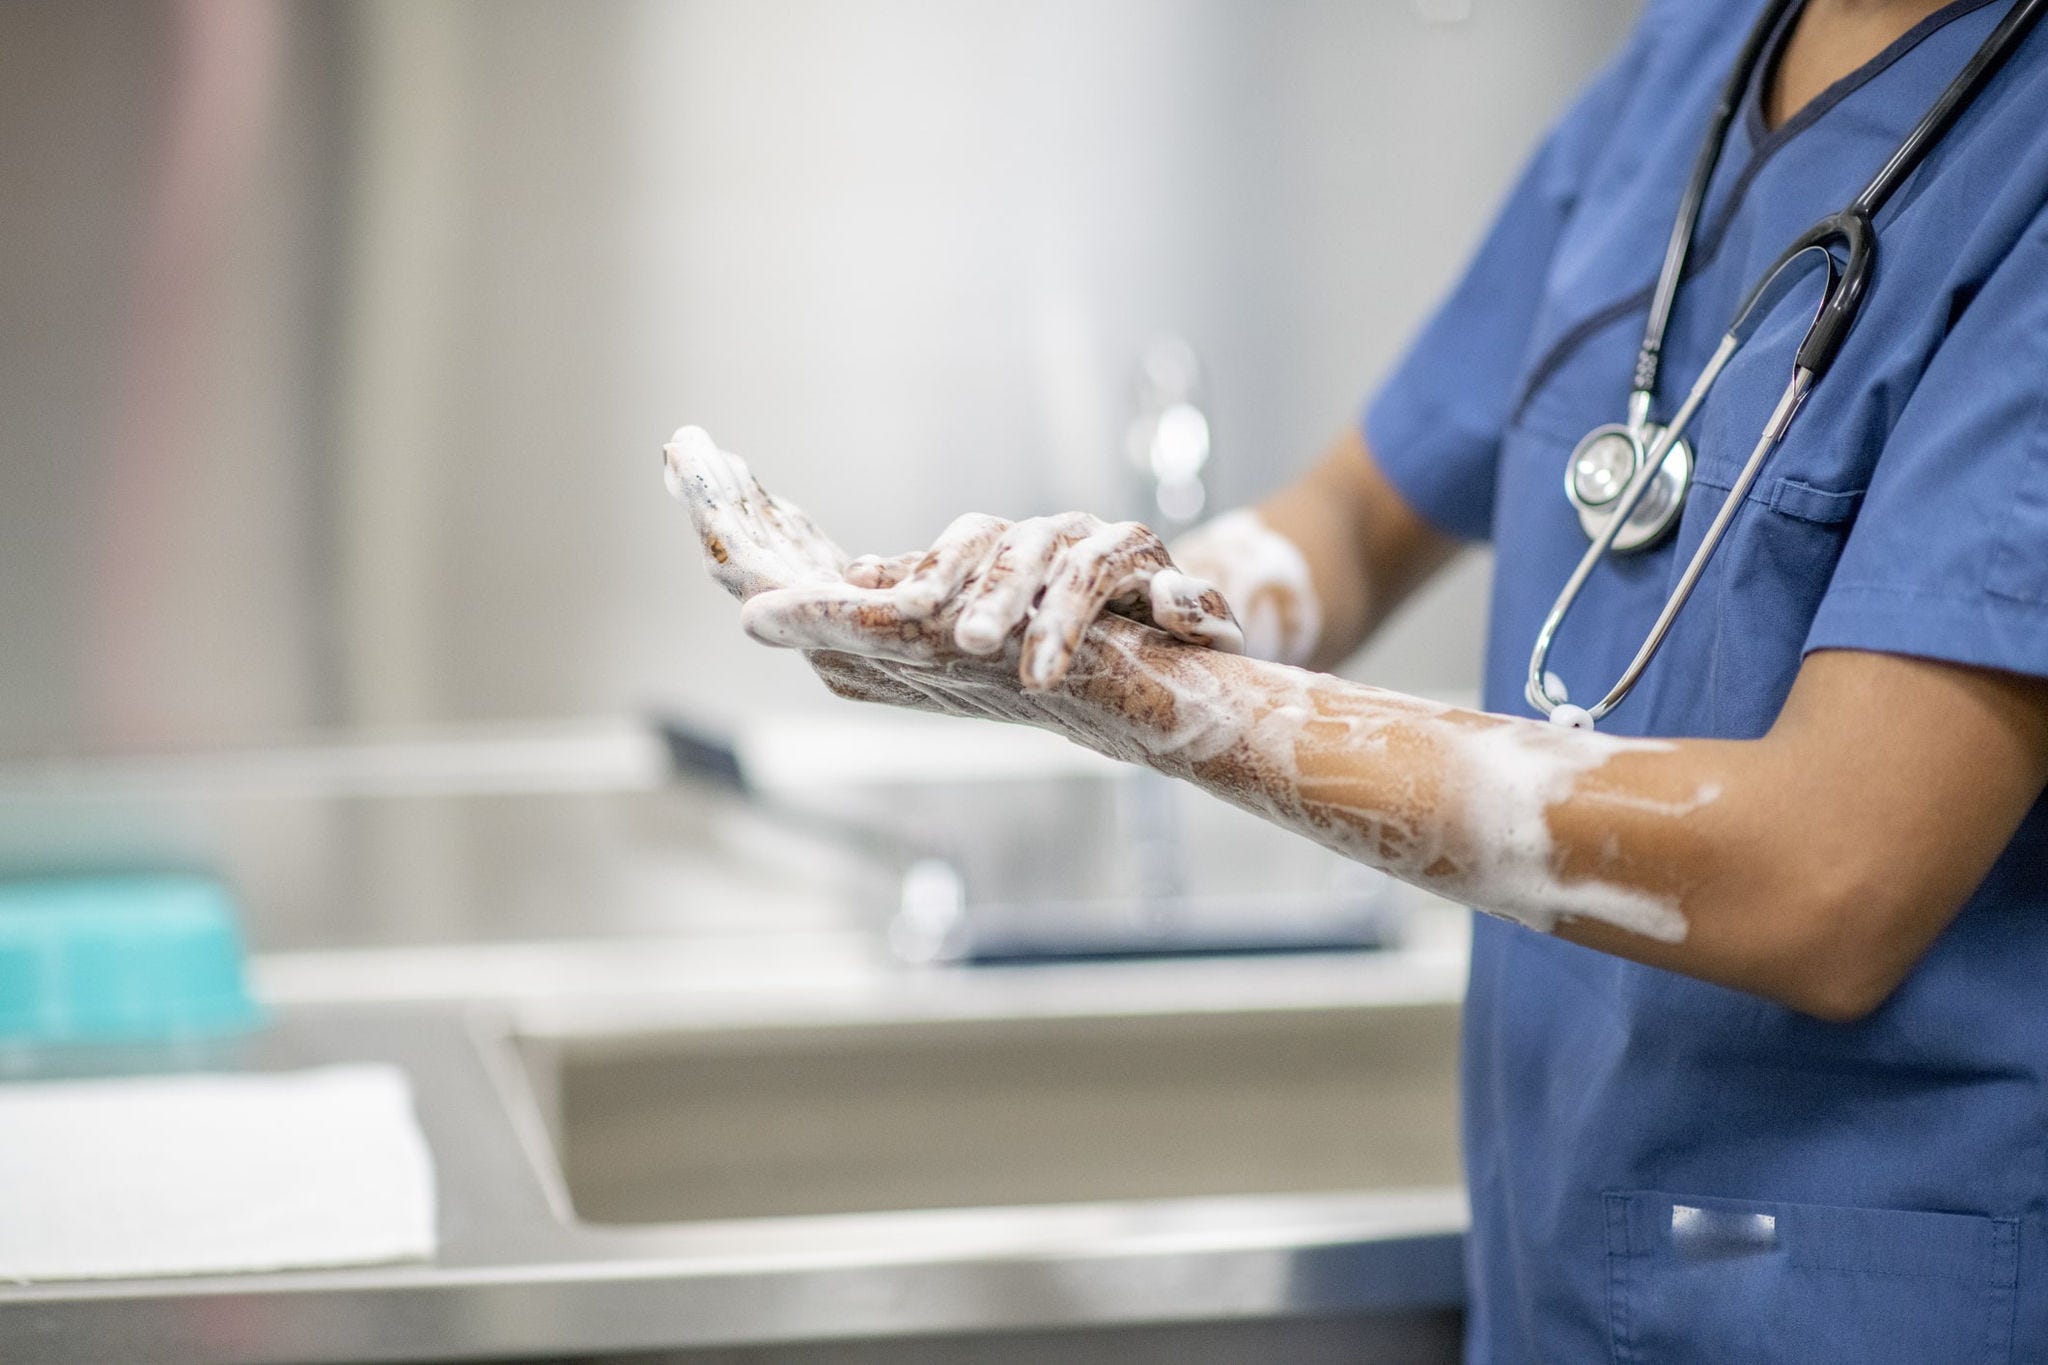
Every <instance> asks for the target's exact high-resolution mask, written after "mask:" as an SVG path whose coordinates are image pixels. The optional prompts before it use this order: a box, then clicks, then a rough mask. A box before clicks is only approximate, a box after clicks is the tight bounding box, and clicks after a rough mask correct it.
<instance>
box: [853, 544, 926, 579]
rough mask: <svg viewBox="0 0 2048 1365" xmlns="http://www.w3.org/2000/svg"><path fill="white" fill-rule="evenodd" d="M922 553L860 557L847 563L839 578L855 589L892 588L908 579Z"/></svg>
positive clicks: (912, 552)
mask: <svg viewBox="0 0 2048 1365" xmlns="http://www.w3.org/2000/svg"><path fill="white" fill-rule="evenodd" d="M923 558H924V555H923V553H921V552H919V551H916V550H913V551H911V552H910V553H909V554H907V555H891V556H888V557H886V558H885V557H884V556H882V555H861V556H860V557H859V558H857V559H854V560H851V561H849V562H848V563H847V566H846V569H845V571H844V572H843V573H841V574H840V575H839V576H840V578H842V579H843V580H845V581H846V582H848V583H851V584H852V585H853V586H854V587H856V588H893V587H895V586H896V585H897V584H899V583H901V582H902V581H903V580H904V579H906V578H908V577H910V574H911V571H912V570H913V569H915V568H916V567H917V565H918V562H919V561H920V560H922V559H923Z"/></svg>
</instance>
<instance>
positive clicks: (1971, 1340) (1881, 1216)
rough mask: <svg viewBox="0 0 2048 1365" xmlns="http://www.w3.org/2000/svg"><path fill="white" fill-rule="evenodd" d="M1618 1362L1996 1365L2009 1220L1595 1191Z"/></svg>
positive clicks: (2009, 1351)
mask: <svg viewBox="0 0 2048 1365" xmlns="http://www.w3.org/2000/svg"><path fill="white" fill-rule="evenodd" d="M1605 1201H1606V1215H1607V1271H1608V1328H1609V1332H1610V1334H1611V1337H1612V1344H1613V1358H1614V1360H1615V1362H1616V1365H1638V1363H1640V1365H1676V1363H1678V1362H1701V1365H1705V1363H1706V1362H1715V1363H1716V1365H1718V1363H1719V1362H1728V1365H1756V1363H1757V1362H1762V1361H1796V1362H1799V1365H1834V1363H1835V1362H1841V1365H1892V1362H1897V1365H2002V1363H2003V1362H2009V1361H2011V1360H2013V1359H2014V1356H2013V1346H2012V1337H2013V1321H2014V1304H2015V1285H2016V1282H2017V1276H2018V1269H2019V1228H2018V1224H2017V1222H2016V1221H2015V1220H2013V1219H2009V1218H1990V1217H1985V1216H1982V1215H1977V1214H1960V1213H1925V1212H1919V1211H1915V1210H1903V1209H1865V1208H1848V1207H1839V1206H1830V1205H1823V1204H1789V1203H1778V1202H1768V1203H1766V1202H1751V1201H1740V1200H1729V1199H1706V1198H1692V1197H1689V1196H1686V1195H1674V1194H1664V1193H1659V1192H1655V1191H1617V1192H1610V1193H1609V1194H1607V1195H1606V1196H1605Z"/></svg>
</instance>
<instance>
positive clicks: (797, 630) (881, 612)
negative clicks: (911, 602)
mask: <svg viewBox="0 0 2048 1365" xmlns="http://www.w3.org/2000/svg"><path fill="white" fill-rule="evenodd" d="M740 628H741V629H743V630H745V631H746V632H747V634H748V635H751V636H752V637H753V638H754V639H756V640H758V641H760V642H761V643H762V644H764V645H774V646H776V647H777V648H780V649H801V650H805V651H811V650H821V649H822V650H830V651H832V652H834V653H839V654H858V655H860V656H862V657H864V658H869V659H886V660H889V661H891V662H895V663H910V664H929V663H936V662H938V661H940V660H941V659H942V658H944V657H946V655H947V654H949V653H950V648H949V646H950V642H948V641H945V640H944V637H943V635H942V634H941V633H940V632H939V631H938V630H937V628H936V627H934V626H931V625H928V624H927V623H926V622H924V621H920V620H917V619H915V618H913V617H911V616H908V615H906V614H905V613H904V611H903V608H902V605H901V603H899V602H898V601H897V600H896V598H895V595H894V594H884V593H877V592H875V591H873V590H872V589H868V588H856V587H854V586H853V585H851V584H848V583H820V584H813V585H808V586H805V587H796V588H780V589H777V590H775V591H773V592H764V593H761V594H759V595H758V596H755V597H752V598H749V599H748V600H747V604H746V605H745V606H744V607H742V608H740Z"/></svg>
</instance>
